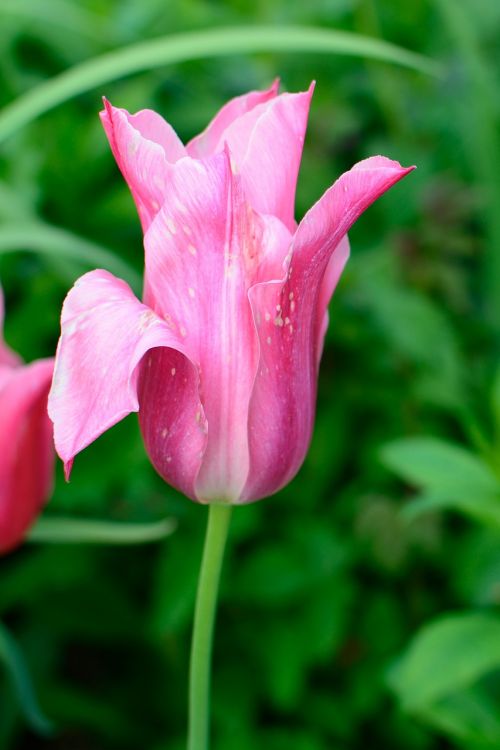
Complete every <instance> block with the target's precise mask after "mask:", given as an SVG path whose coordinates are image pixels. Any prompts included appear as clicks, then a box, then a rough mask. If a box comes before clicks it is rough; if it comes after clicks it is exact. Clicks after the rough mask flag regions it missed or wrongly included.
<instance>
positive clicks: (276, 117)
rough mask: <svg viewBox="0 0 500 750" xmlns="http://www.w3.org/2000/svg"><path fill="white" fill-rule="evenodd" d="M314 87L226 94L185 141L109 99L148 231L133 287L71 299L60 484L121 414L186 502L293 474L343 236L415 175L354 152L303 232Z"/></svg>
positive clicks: (233, 495) (58, 415) (60, 365)
mask: <svg viewBox="0 0 500 750" xmlns="http://www.w3.org/2000/svg"><path fill="white" fill-rule="evenodd" d="M311 95H312V87H311V88H310V89H309V91H307V92H302V93H298V94H281V95H278V93H277V87H276V85H273V86H272V87H271V88H270V89H269V90H267V91H264V92H252V93H249V94H247V95H245V96H242V97H239V98H237V99H233V100H232V101H230V102H229V103H228V104H226V105H225V106H224V107H223V108H222V109H221V110H220V112H219V113H218V114H217V115H216V117H215V118H214V120H212V122H211V123H210V125H209V126H208V128H207V129H206V130H205V131H204V132H203V133H202V134H201V135H199V136H197V137H196V138H194V139H193V140H192V141H191V142H190V143H188V144H187V145H186V146H184V145H183V144H182V142H181V140H180V139H179V138H178V136H177V135H176V133H175V131H174V130H173V129H172V127H171V126H170V125H169V124H168V123H167V122H165V121H164V120H163V119H162V118H161V117H160V116H159V115H158V114H156V113H155V112H152V111H150V110H143V111H140V112H138V113H137V114H134V115H131V114H129V113H128V112H126V111H125V110H123V109H117V108H115V107H113V106H111V104H109V103H108V102H106V106H105V111H104V112H103V113H102V115H101V117H102V122H103V125H104V128H105V131H106V134H107V137H108V139H109V142H110V145H111V148H112V151H113V154H114V156H115V159H116V161H117V164H118V166H119V168H120V170H121V172H122V174H123V176H124V178H125V180H126V181H127V183H128V186H129V188H130V190H131V192H132V195H133V198H134V200H135V203H136V205H137V209H138V212H139V216H140V220H141V223H142V227H143V231H144V248H145V281H144V295H143V301H140V300H139V299H137V298H136V297H135V295H134V294H133V292H132V291H131V289H130V288H129V287H128V285H127V284H126V283H125V282H123V281H121V280H120V279H118V278H116V277H115V276H113V275H111V274H110V273H108V272H107V271H103V270H96V271H92V272H90V273H87V274H85V275H84V276H82V277H81V278H80V279H79V280H78V281H77V282H76V284H75V286H74V287H73V289H71V291H70V292H69V294H68V296H67V298H66V301H65V303H64V307H63V311H62V325H61V338H60V341H59V345H58V351H57V356H56V365H55V374H54V382H53V386H52V390H51V394H50V398H49V412H50V415H51V418H52V420H53V422H54V427H55V443H56V448H57V451H58V453H59V455H60V456H61V458H62V459H63V460H64V462H65V469H66V475H67V476H69V473H70V470H71V465H72V461H73V458H74V456H75V455H76V454H77V453H78V452H79V451H81V450H82V449H83V448H85V447H86V446H87V445H89V443H91V442H92V441H94V440H95V439H96V438H97V437H98V436H99V435H101V433H103V432H104V431H105V430H107V429H108V428H109V427H111V426H112V425H114V424H115V423H116V422H118V421H119V420H121V419H122V418H123V417H125V416H126V415H127V414H129V413H130V412H132V411H138V412H139V421H140V427H141V431H142V435H143V438H144V442H145V445H146V449H147V451H148V454H149V456H150V458H151V461H152V463H153V465H154V466H155V468H156V469H157V471H158V472H159V474H160V475H161V476H162V477H163V478H164V479H165V480H166V481H167V482H169V483H170V484H171V485H173V486H174V487H176V488H177V489H179V490H180V491H181V492H183V493H184V494H185V495H187V496H188V497H190V498H191V499H193V500H196V501H199V502H203V503H211V502H215V501H216V502H219V503H232V504H236V503H247V502H251V501H254V500H257V499H259V498H262V497H264V496H267V495H270V494H272V493H274V492H276V491H277V490H278V489H280V487H282V486H283V485H285V484H286V483H287V482H289V481H290V480H291V479H292V477H293V476H294V475H295V474H296V472H297V471H298V469H299V467H300V465H301V464H302V461H303V459H304V456H305V454H306V451H307V448H308V445H309V441H310V438H311V433H312V428H313V423H314V411H315V401H316V390H317V378H318V368H319V362H320V358H321V353H322V348H323V340H324V336H325V331H326V328H327V325H328V303H329V300H330V298H331V296H332V293H333V290H334V288H335V285H336V284H337V281H338V279H339V277H340V275H341V273H342V269H343V267H344V265H345V263H346V260H347V258H348V254H349V245H348V241H347V237H346V233H347V231H348V230H349V228H350V227H351V226H352V224H353V223H354V222H355V221H356V219H357V218H358V217H359V216H360V214H361V213H362V212H363V211H364V210H365V209H366V208H367V207H368V206H369V205H370V204H371V203H372V202H373V201H374V200H375V199H376V198H378V197H379V196H381V195H382V194H383V193H384V192H385V191H386V190H387V189H388V188H390V187H391V186H392V185H394V184H395V183H396V182H397V181H398V180H400V179H401V178H402V177H403V176H404V175H406V174H407V173H408V172H409V171H410V169H411V168H410V169H405V168H403V167H401V166H400V164H398V163H397V162H395V161H391V160H389V159H387V158H385V157H382V156H375V157H372V158H369V159H366V160H364V161H362V162H360V163H358V164H356V165H355V166H354V167H353V168H352V169H351V170H350V171H349V172H346V173H345V174H343V175H342V176H341V177H340V178H339V179H338V180H337V182H335V183H334V184H333V186H332V187H330V188H329V189H328V190H327V191H326V192H325V194H324V195H323V196H322V197H321V198H320V200H319V201H318V202H317V203H315V205H314V206H313V207H312V208H311V209H310V210H309V211H308V212H307V213H306V215H305V216H304V218H303V219H302V221H301V222H300V223H299V224H298V225H297V223H296V221H295V217H294V201H295V187H296V182H297V175H298V170H299V165H300V160H301V155H302V147H303V143H304V135H305V129H306V124H307V117H308V111H309V104H310V99H311Z"/></svg>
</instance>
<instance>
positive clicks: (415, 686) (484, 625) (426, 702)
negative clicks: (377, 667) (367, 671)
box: [389, 613, 500, 711]
mask: <svg viewBox="0 0 500 750" xmlns="http://www.w3.org/2000/svg"><path fill="white" fill-rule="evenodd" d="M498 668H500V619H499V618H498V617H494V616H493V615H488V614H480V613H465V614H457V615H448V616H445V617H443V618H441V619H439V620H436V621H434V622H431V623H430V624H428V625H425V626H424V627H423V628H422V629H421V630H420V631H419V632H418V633H417V635H416V636H415V638H414V639H413V641H412V643H411V644H410V646H409V648H408V650H407V651H406V653H404V654H403V656H402V657H401V659H400V660H399V661H398V663H397V664H396V665H395V667H393V669H392V670H391V672H390V674H389V684H390V686H391V688H392V690H393V691H394V692H395V693H396V695H397V696H398V699H399V701H400V702H401V704H402V707H403V709H404V710H406V711H419V710H422V709H425V708H427V707H430V706H432V705H433V704H434V703H436V702H437V701H439V700H440V699H442V698H444V697H446V696H448V695H453V694H455V693H458V692H459V691H460V690H462V689H464V688H468V687H469V686H470V685H471V684H473V683H474V682H476V681H477V680H479V679H480V678H481V677H483V676H484V675H485V674H487V673H489V672H492V671H493V670H495V669H498Z"/></svg>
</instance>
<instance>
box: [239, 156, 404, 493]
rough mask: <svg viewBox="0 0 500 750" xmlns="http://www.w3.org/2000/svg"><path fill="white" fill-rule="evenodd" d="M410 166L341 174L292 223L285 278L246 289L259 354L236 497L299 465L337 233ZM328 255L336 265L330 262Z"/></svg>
mask: <svg viewBox="0 0 500 750" xmlns="http://www.w3.org/2000/svg"><path fill="white" fill-rule="evenodd" d="M411 169H412V168H410V169H404V168H403V167H401V166H400V165H399V164H398V163H397V162H394V161H391V160H389V159H385V158H384V157H373V158H371V159H366V160H365V161H363V162H360V163H359V164H357V165H356V166H355V167H354V168H353V169H351V170H350V171H349V172H346V173H345V174H344V175H342V177H340V179H339V180H337V182H336V183H335V184H334V185H333V186H332V187H331V188H330V189H329V190H327V192H326V193H325V194H324V195H323V197H322V198H321V199H320V200H319V201H318V202H317V203H316V204H315V205H314V206H313V207H312V208H311V210H310V211H308V213H307V214H306V216H305V217H304V219H303V220H302V222H301V223H300V225H299V227H298V229H297V232H296V234H295V237H294V240H293V243H292V254H291V260H290V267H289V270H288V274H287V276H286V277H285V279H284V280H283V281H282V282H281V283H277V282H274V283H267V284H266V283H263V284H257V285H255V286H254V287H253V288H252V289H251V290H250V299H251V303H252V308H253V310H254V315H255V318H256V320H257V321H258V322H259V321H260V323H259V325H258V332H259V340H260V348H261V354H260V361H259V370H258V375H257V378H256V381H255V387H254V390H253V394H252V400H251V405H250V412H249V423H250V425H251V430H250V471H249V479H248V482H247V484H246V487H245V490H244V492H243V495H242V500H243V501H251V500H255V499H258V498H259V497H263V496H265V495H268V494H270V493H271V492H275V491H276V490H277V489H279V487H281V486H283V485H284V484H286V483H287V482H288V481H290V479H291V478H292V477H293V476H294V474H295V473H296V472H297V470H298V468H299V467H300V465H301V463H302V461H303V459H304V456H305V453H306V451H307V447H308V445H309V440H310V437H311V432H312V427H313V421H314V411H315V401H316V384H317V371H318V363H319V355H320V350H321V346H322V338H323V335H324V330H325V320H324V314H325V305H326V302H327V299H328V297H329V294H330V292H331V290H332V288H333V286H334V284H335V283H336V281H337V279H338V275H339V273H340V271H341V268H342V267H343V264H344V262H345V260H346V256H347V245H346V244H345V242H343V241H342V240H343V237H344V236H345V234H346V232H347V231H348V229H349V228H350V227H351V226H352V224H353V223H354V222H355V221H356V219H357V218H358V217H359V216H360V214H361V213H362V212H363V211H364V210H365V209H366V208H367V207H368V206H369V205H370V204H371V203H373V201H374V200H375V199H376V198H378V197H379V196H380V195H382V194H383V193H384V192H385V191H386V190H388V188H390V187H391V186H392V185H394V184H395V183H396V182H397V181H398V180H400V179H401V178H402V177H404V176H405V175H406V174H408V172H410V171H411ZM335 253H339V261H338V265H337V263H336V262H335V261H332V260H331V258H332V256H333V255H334V254H335Z"/></svg>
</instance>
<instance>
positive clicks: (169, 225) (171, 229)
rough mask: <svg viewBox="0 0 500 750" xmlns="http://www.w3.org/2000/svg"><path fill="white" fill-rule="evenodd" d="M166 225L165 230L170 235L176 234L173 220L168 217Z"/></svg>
mask: <svg viewBox="0 0 500 750" xmlns="http://www.w3.org/2000/svg"><path fill="white" fill-rule="evenodd" d="M166 224H167V229H168V231H169V232H170V233H171V234H175V233H176V232H177V227H176V226H175V223H174V221H173V219H171V218H170V216H169V217H168V219H167V220H166Z"/></svg>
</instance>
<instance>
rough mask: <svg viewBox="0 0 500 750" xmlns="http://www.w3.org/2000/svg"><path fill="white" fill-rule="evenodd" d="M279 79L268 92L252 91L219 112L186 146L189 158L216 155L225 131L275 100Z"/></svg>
mask: <svg viewBox="0 0 500 750" xmlns="http://www.w3.org/2000/svg"><path fill="white" fill-rule="evenodd" d="M278 88H279V79H278V78H277V79H276V80H275V81H274V82H273V84H272V86H271V87H270V88H268V89H267V90H266V91H250V93H248V94H244V95H243V96H237V97H235V98H234V99H231V100H230V101H228V102H227V104H225V105H224V106H223V107H222V109H220V110H219V112H217V114H216V115H215V117H214V118H213V120H212V121H211V122H210V123H209V125H208V127H207V128H205V130H204V131H203V132H202V133H200V134H199V135H197V136H196V137H195V138H193V139H192V140H191V141H189V143H188V144H187V145H186V150H187V152H188V154H189V156H192V157H194V158H197V159H202V158H204V157H205V156H210V155H212V154H215V152H216V150H220V149H221V147H222V146H221V143H222V140H223V134H224V131H225V130H226V129H227V128H228V127H229V126H230V125H231V124H232V123H233V122H234V121H235V120H237V119H238V118H239V117H241V116H242V115H244V114H245V113H246V112H250V111H251V110H252V109H254V107H256V106H257V105H258V104H264V103H265V102H267V101H269V100H271V99H274V98H275V96H276V95H277V93H278Z"/></svg>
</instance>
